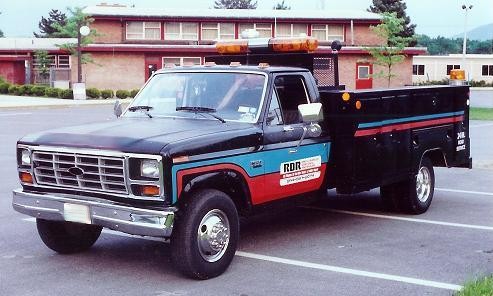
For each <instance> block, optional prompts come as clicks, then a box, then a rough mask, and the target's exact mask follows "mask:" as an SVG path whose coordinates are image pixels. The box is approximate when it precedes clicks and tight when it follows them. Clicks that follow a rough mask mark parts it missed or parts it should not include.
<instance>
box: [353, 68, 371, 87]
mask: <svg viewBox="0 0 493 296" xmlns="http://www.w3.org/2000/svg"><path fill="white" fill-rule="evenodd" d="M372 74H373V66H372V65H371V64H369V63H357V64H356V89H368V88H372V87H373V78H372V76H371V75H372Z"/></svg>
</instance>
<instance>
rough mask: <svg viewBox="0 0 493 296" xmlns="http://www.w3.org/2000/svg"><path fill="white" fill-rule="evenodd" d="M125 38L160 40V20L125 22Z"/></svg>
mask: <svg viewBox="0 0 493 296" xmlns="http://www.w3.org/2000/svg"><path fill="white" fill-rule="evenodd" d="M126 39H128V40H160V39H161V23H160V22H127V30H126Z"/></svg>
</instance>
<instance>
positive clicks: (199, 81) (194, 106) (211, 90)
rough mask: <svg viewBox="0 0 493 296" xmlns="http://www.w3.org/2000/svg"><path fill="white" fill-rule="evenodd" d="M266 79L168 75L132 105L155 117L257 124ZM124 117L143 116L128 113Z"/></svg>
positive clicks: (239, 75) (229, 74)
mask: <svg viewBox="0 0 493 296" xmlns="http://www.w3.org/2000/svg"><path fill="white" fill-rule="evenodd" d="M265 85H266V76H265V75H263V74H260V73H259V74H256V73H235V72H169V73H163V74H158V75H156V76H154V77H153V78H152V79H151V80H150V81H149V83H148V84H147V85H146V86H145V88H144V89H143V90H142V91H141V92H140V93H139V95H138V96H137V97H136V98H135V100H134V101H133V102H132V104H131V105H130V107H132V106H147V107H148V109H147V110H149V111H148V113H149V114H151V115H152V116H175V117H193V118H199V117H200V118H207V119H212V120H214V118H213V117H211V116H207V114H204V113H211V114H214V115H216V116H218V117H220V118H222V119H224V120H227V121H242V122H256V121H257V120H258V115H259V112H260V108H261V105H260V104H261V101H262V95H263V93H264V89H265ZM125 116H142V113H139V112H132V113H130V112H127V113H126V114H125Z"/></svg>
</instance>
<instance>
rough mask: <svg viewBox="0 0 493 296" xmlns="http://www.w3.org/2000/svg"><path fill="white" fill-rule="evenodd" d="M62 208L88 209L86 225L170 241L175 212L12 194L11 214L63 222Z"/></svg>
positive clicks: (20, 192)
mask: <svg viewBox="0 0 493 296" xmlns="http://www.w3.org/2000/svg"><path fill="white" fill-rule="evenodd" d="M65 204H75V205H83V206H87V207H88V208H89V216H90V223H91V224H94V225H99V226H103V227H106V228H110V229H113V230H117V231H122V232H125V233H129V234H134V235H142V236H155V237H170V236H171V232H172V230H173V220H174V216H175V211H176V209H175V208H164V209H163V210H162V211H156V210H146V209H141V208H134V207H129V206H122V205H118V204H116V203H114V202H111V201H107V200H102V199H93V198H89V197H88V198H87V199H86V198H84V197H79V196H77V197H76V198H75V197H74V196H72V195H67V194H45V193H33V192H25V191H23V190H22V188H19V189H16V190H14V191H13V200H12V207H13V208H14V210H16V211H18V212H20V213H23V214H26V215H29V216H32V217H36V218H41V219H46V220H56V221H65V220H66V219H65V217H66V216H65V213H64V209H65Z"/></svg>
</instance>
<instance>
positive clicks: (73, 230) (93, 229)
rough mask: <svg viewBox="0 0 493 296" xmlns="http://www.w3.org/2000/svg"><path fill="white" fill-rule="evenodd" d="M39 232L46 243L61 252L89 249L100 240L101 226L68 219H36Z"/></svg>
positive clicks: (69, 252)
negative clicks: (68, 220) (67, 220)
mask: <svg viewBox="0 0 493 296" xmlns="http://www.w3.org/2000/svg"><path fill="white" fill-rule="evenodd" d="M36 225H37V228H38V233H39V236H40V237H41V239H42V240H43V242H44V243H45V245H46V246H47V247H48V248H50V249H52V250H53V251H55V252H57V253H60V254H72V253H78V252H83V251H86V250H88V249H89V248H90V247H91V246H92V245H94V243H95V242H96V241H97V240H98V238H99V235H100V234H101V230H102V229H103V228H102V227H100V226H95V225H87V224H80V223H73V222H66V221H50V220H43V219H36Z"/></svg>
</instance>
